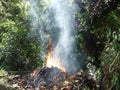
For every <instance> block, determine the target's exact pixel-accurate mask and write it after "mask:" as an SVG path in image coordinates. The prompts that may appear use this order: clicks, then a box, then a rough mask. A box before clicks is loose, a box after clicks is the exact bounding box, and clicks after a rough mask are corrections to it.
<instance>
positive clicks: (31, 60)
mask: <svg viewBox="0 0 120 90" xmlns="http://www.w3.org/2000/svg"><path fill="white" fill-rule="evenodd" d="M0 7H2V8H1V10H0V14H1V16H0V19H1V21H0V65H1V67H2V68H4V69H5V70H28V69H29V70H31V69H34V68H36V67H37V66H39V65H40V66H42V61H41V60H40V59H41V58H38V52H39V51H41V52H42V49H41V46H40V43H41V42H40V40H39V39H38V37H36V36H28V35H29V33H30V32H31V31H30V28H29V27H30V22H29V18H28V14H27V7H25V5H24V4H23V2H22V1H21V0H18V1H16V0H13V1H4V0H2V1H0ZM39 54H40V53H39Z"/></svg>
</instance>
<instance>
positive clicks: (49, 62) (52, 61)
mask: <svg viewBox="0 0 120 90" xmlns="http://www.w3.org/2000/svg"><path fill="white" fill-rule="evenodd" d="M48 44H49V51H48V53H47V56H46V67H49V68H50V67H52V66H53V67H57V68H59V69H61V70H62V71H63V72H66V70H65V68H64V67H63V65H62V63H61V62H60V60H59V58H58V57H53V55H52V52H53V43H52V40H51V39H49V40H48Z"/></svg>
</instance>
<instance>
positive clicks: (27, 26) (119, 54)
mask: <svg viewBox="0 0 120 90" xmlns="http://www.w3.org/2000/svg"><path fill="white" fill-rule="evenodd" d="M35 2H37V5H38V7H41V8H37V12H38V16H39V17H38V20H39V22H42V20H41V15H42V14H43V13H45V11H46V10H47V5H48V2H49V0H40V1H39V0H35ZM74 2H76V3H77V4H78V6H79V10H78V12H76V15H75V26H76V35H75V39H76V54H77V55H76V56H77V57H80V56H81V55H83V53H84V55H85V57H86V58H85V65H84V67H83V70H87V71H88V72H92V74H94V75H95V76H96V77H97V79H98V81H99V82H100V83H101V84H100V85H101V86H100V88H101V90H107V89H110V90H111V89H112V90H119V89H120V67H119V66H120V1H119V0H85V1H80V0H75V1H74ZM43 3H44V5H43ZM29 8H30V4H29V0H28V1H27V3H24V2H23V1H22V0H0V67H1V69H4V70H7V71H9V70H12V71H21V70H26V71H27V70H33V69H34V68H36V67H39V68H40V67H42V65H43V58H42V55H43V51H44V49H45V48H46V47H45V46H44V45H42V40H41V38H40V37H39V33H38V29H37V28H38V27H37V28H34V27H33V25H34V24H35V25H36V23H34V22H32V18H33V17H32V16H31V15H29V13H28V10H29ZM51 18H52V17H51ZM43 24H44V26H45V24H46V23H45V22H43ZM36 26H40V24H38V25H36ZM39 29H41V28H40V27H39ZM42 29H43V28H42ZM31 32H32V33H31Z"/></svg>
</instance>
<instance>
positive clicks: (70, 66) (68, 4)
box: [29, 0, 80, 73]
mask: <svg viewBox="0 0 120 90" xmlns="http://www.w3.org/2000/svg"><path fill="white" fill-rule="evenodd" d="M43 2H44V0H43ZM30 3H31V6H32V8H31V9H30V11H29V13H30V15H31V16H32V17H33V23H34V24H35V25H33V26H34V28H33V29H36V28H37V29H39V34H40V37H41V39H42V41H43V42H44V45H45V44H46V42H47V40H48V38H51V39H52V41H53V43H54V50H53V52H52V56H51V62H58V63H62V64H63V67H65V68H66V70H67V71H68V72H69V73H74V72H76V71H77V70H79V69H80V65H79V64H78V62H77V60H76V57H75V55H74V50H75V39H74V36H75V28H74V15H75V12H76V10H75V9H76V8H75V7H76V4H75V3H73V1H72V0H51V1H50V4H49V6H48V8H47V10H46V11H45V13H44V14H41V20H40V21H39V22H38V21H37V20H39V17H40V16H39V15H38V12H37V11H36V9H37V8H36V7H37V5H36V3H35V1H33V0H30ZM38 23H39V24H38ZM37 26H39V28H38V27H37ZM53 60H56V61H53ZM53 64H54V63H53Z"/></svg>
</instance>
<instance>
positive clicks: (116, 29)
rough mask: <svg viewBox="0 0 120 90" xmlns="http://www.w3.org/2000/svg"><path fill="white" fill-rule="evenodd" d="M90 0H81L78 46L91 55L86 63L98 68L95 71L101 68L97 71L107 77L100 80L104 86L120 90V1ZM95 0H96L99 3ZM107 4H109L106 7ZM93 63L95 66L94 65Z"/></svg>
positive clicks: (77, 19)
mask: <svg viewBox="0 0 120 90" xmlns="http://www.w3.org/2000/svg"><path fill="white" fill-rule="evenodd" d="M87 1H88V0H87ZM87 1H86V2H82V3H79V6H80V7H81V9H80V10H79V12H78V13H77V14H76V24H77V25H76V28H77V30H78V31H77V36H76V39H77V41H78V42H77V50H78V51H80V50H81V49H80V47H82V48H83V49H84V52H85V53H87V56H88V57H87V58H86V59H87V65H89V64H90V65H91V67H88V69H89V70H94V69H96V71H95V72H93V73H94V74H96V73H97V72H99V74H98V75H96V76H97V77H98V79H99V80H100V79H101V78H103V79H104V80H102V79H101V82H104V84H105V85H106V86H104V85H102V86H103V87H104V89H103V90H106V89H108V88H112V89H113V90H118V89H120V87H118V86H119V82H120V78H119V76H118V75H119V71H120V68H119V63H120V54H119V53H120V3H117V4H115V3H114V2H116V1H115V0H111V1H108V2H106V1H105V3H104V0H103V1H102V0H101V1H100V2H99V1H98V2H97V1H96V2H94V1H91V2H89V1H88V2H87ZM94 3H97V6H95V5H96V4H94ZM101 3H103V4H101ZM108 4H109V7H106V6H107V5H108ZM84 7H85V8H84ZM106 12H107V13H106ZM94 66H96V68H93V67H94ZM109 69H110V71H109ZM108 73H109V74H110V76H109V75H108ZM105 77H107V78H105ZM107 86H108V87H107ZM110 86H111V87H110Z"/></svg>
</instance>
